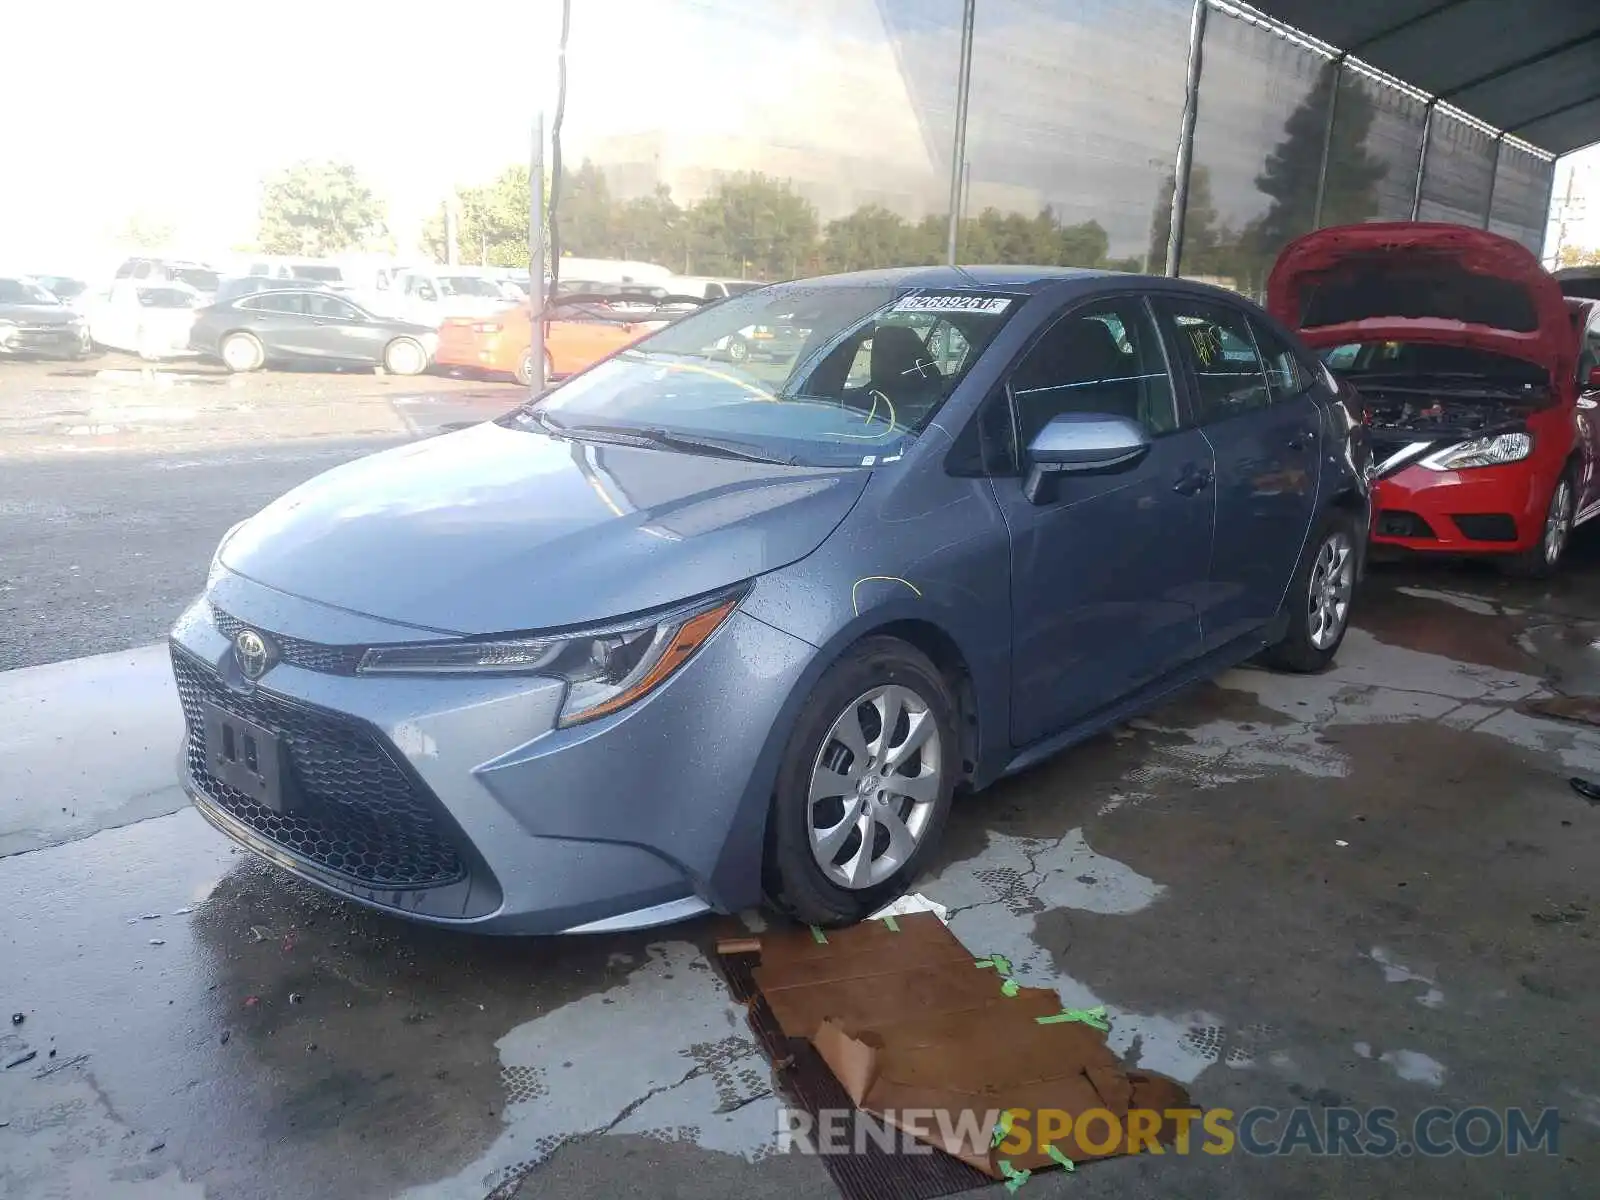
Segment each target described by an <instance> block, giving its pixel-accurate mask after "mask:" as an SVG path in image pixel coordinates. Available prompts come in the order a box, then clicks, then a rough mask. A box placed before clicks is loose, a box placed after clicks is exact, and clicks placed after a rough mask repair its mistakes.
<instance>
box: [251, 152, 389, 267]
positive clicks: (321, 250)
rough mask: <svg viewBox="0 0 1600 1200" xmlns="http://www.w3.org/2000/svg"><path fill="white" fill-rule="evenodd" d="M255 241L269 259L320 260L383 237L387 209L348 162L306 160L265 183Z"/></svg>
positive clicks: (262, 188) (287, 168)
mask: <svg viewBox="0 0 1600 1200" xmlns="http://www.w3.org/2000/svg"><path fill="white" fill-rule="evenodd" d="M260 215H261V224H260V230H261V232H260V237H259V238H258V239H257V240H258V241H259V243H260V245H261V249H262V250H263V251H264V252H266V253H268V254H292V255H302V256H305V257H308V258H321V257H325V256H327V255H330V254H337V253H339V252H341V251H344V250H351V249H357V248H360V247H362V246H363V245H365V244H366V243H367V242H369V241H371V240H374V239H377V238H381V237H382V236H383V235H384V232H385V230H384V208H383V204H382V202H381V201H380V200H379V199H378V198H377V197H376V196H375V195H374V194H373V192H372V189H371V188H369V187H368V186H367V185H366V184H365V183H363V182H362V181H361V178H360V177H359V176H358V175H357V174H356V169H355V168H354V167H353V166H351V165H350V164H349V163H338V162H314V161H311V160H306V161H304V162H299V163H295V164H294V165H292V166H289V167H286V168H284V169H283V170H282V171H279V172H278V173H277V174H276V175H272V176H270V177H268V178H267V179H265V180H263V182H262V186H261V213H260Z"/></svg>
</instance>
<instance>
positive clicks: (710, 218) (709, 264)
mask: <svg viewBox="0 0 1600 1200" xmlns="http://www.w3.org/2000/svg"><path fill="white" fill-rule="evenodd" d="M688 233H689V254H688V255H687V256H686V257H688V258H689V259H690V260H691V261H692V262H693V264H694V267H695V269H696V270H698V271H701V272H704V273H706V274H712V275H739V276H750V275H753V276H755V277H756V278H760V279H790V278H793V277H794V276H795V275H798V274H801V273H802V272H803V270H804V269H806V268H809V267H811V266H813V265H814V264H816V263H817V262H818V253H817V251H818V246H817V210H816V209H815V208H814V207H812V204H811V202H810V201H809V200H807V199H806V198H805V197H804V196H802V195H800V194H799V193H798V192H796V191H795V190H794V187H793V185H791V184H790V183H789V182H788V181H787V180H778V179H773V178H771V177H769V176H766V175H763V174H761V173H759V172H756V171H749V172H739V173H738V174H735V175H733V176H732V177H731V178H729V179H725V180H723V181H722V182H721V183H719V184H718V185H717V187H716V189H715V190H714V191H712V192H711V194H710V195H708V196H706V197H704V198H703V199H702V200H700V201H699V202H697V203H696V204H695V205H694V206H693V207H692V208H690V210H689V230H688Z"/></svg>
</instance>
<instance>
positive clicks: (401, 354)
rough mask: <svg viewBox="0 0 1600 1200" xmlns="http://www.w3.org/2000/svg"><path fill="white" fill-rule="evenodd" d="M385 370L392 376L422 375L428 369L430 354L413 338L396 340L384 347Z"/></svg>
mask: <svg viewBox="0 0 1600 1200" xmlns="http://www.w3.org/2000/svg"><path fill="white" fill-rule="evenodd" d="M383 369H384V370H385V371H387V372H389V374H391V375H421V374H422V373H423V372H424V371H426V370H427V369H428V352H427V351H426V350H424V349H423V348H422V343H421V342H418V341H415V340H413V339H412V338H395V340H394V341H392V342H390V343H389V344H388V345H387V346H386V347H384V351H383Z"/></svg>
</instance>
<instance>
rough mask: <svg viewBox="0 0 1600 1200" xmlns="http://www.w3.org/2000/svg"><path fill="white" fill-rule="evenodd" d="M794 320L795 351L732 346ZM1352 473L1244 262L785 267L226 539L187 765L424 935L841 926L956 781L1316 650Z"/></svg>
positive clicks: (199, 791)
mask: <svg viewBox="0 0 1600 1200" xmlns="http://www.w3.org/2000/svg"><path fill="white" fill-rule="evenodd" d="M780 318H782V319H788V320H791V321H793V322H794V323H795V324H796V325H797V326H799V327H802V328H805V329H808V330H810V331H811V332H810V334H809V336H808V339H807V347H806V349H805V350H803V351H802V353H801V354H800V355H799V356H798V357H797V359H796V360H795V361H794V362H793V363H791V364H788V365H778V364H765V365H756V366H752V367H750V368H749V369H744V368H739V367H733V366H729V365H727V364H725V363H723V362H721V361H720V360H719V359H718V358H717V357H716V354H715V351H714V350H713V349H712V347H714V346H716V345H717V344H718V343H719V342H720V341H721V340H722V339H724V338H726V337H727V336H728V335H729V334H730V333H731V332H733V331H736V330H739V329H744V328H747V327H749V326H752V325H762V324H769V323H771V322H773V321H775V320H778V319H780ZM949 328H954V329H958V330H959V331H960V334H961V338H960V345H961V347H962V349H961V350H960V352H959V356H958V357H957V356H956V355H955V353H954V351H953V349H951V347H953V344H954V343H953V339H950V338H949V337H948V336H947V337H946V338H945V339H944V340H945V343H946V347H947V358H946V361H945V364H944V365H943V366H941V365H939V364H938V363H936V362H935V361H934V358H933V356H932V354H931V353H930V352H929V350H928V347H927V341H926V339H927V338H928V337H930V336H931V335H933V334H934V333H935V331H937V330H940V329H945V330H947V331H948V329H949ZM1224 341H1226V342H1227V343H1229V344H1230V345H1231V344H1237V345H1240V346H1246V347H1249V348H1250V351H1251V354H1250V357H1249V359H1248V360H1246V359H1245V358H1244V357H1243V356H1242V355H1241V356H1240V357H1238V358H1227V357H1224V356H1223V355H1221V354H1219V353H1218V351H1217V347H1218V346H1219V344H1221V343H1223V342H1224ZM869 343H870V350H869V351H868V353H867V361H866V364H865V367H866V370H865V374H864V375H863V376H862V377H861V378H860V379H859V381H858V382H851V381H850V380H851V370H852V367H853V366H855V365H857V363H858V360H859V358H860V356H861V353H862V350H863V348H864V347H867V346H868V344H869ZM1364 468H1365V463H1364V461H1363V459H1362V450H1361V442H1360V438H1359V430H1358V426H1357V425H1356V423H1355V421H1354V420H1353V418H1352V416H1351V414H1350V413H1349V411H1348V410H1347V409H1346V408H1345V407H1344V405H1343V404H1342V403H1341V402H1340V400H1339V396H1338V393H1337V391H1336V388H1335V385H1334V381H1333V380H1332V378H1331V377H1330V376H1329V374H1328V372H1327V371H1326V370H1324V369H1323V367H1322V365H1321V364H1320V363H1319V362H1318V361H1317V359H1316V358H1315V357H1314V356H1313V355H1312V354H1311V353H1310V352H1309V351H1308V350H1306V349H1305V347H1304V346H1303V345H1301V344H1300V343H1299V342H1298V341H1297V340H1296V339H1295V337H1294V335H1293V334H1291V333H1290V332H1289V331H1287V330H1286V329H1284V328H1283V327H1282V326H1281V325H1279V324H1278V323H1277V322H1275V321H1274V320H1272V319H1271V318H1270V317H1268V316H1267V315H1266V314H1265V313H1263V312H1261V311H1260V310H1259V309H1257V308H1255V307H1254V306H1253V305H1251V304H1249V303H1248V302H1246V301H1244V300H1242V299H1240V298H1239V297H1236V296H1233V295H1230V294H1228V293H1225V292H1222V291H1220V290H1217V289H1213V288H1208V287H1204V286H1201V285H1196V284H1191V283H1188V282H1186V281H1183V280H1176V279H1165V278H1148V277H1137V276H1129V275H1118V274H1109V273H1101V272H1093V271H1073V270H1067V269H1062V268H1028V267H971V268H966V269H964V270H961V271H956V270H951V269H945V268H909V269H902V270H887V271H873V272H863V273H860V274H856V275H841V276H834V277H831V278H828V279H824V280H810V281H801V282H798V283H794V284H782V285H777V286H774V287H771V288H768V289H765V290H763V291H760V292H752V293H750V294H748V295H746V296H741V297H734V298H732V299H729V300H726V301H723V302H722V303H720V304H716V305H711V306H708V307H706V308H703V309H701V310H699V311H697V312H694V313H691V314H690V315H689V316H687V317H685V318H683V319H682V320H680V321H678V322H676V323H674V324H671V325H669V326H667V327H665V328H663V329H661V330H659V331H657V332H656V333H654V334H651V335H649V336H648V337H646V338H644V339H643V340H642V341H640V342H637V343H636V344H634V345H632V346H630V347H628V348H626V349H624V350H622V351H621V352H619V353H617V354H615V355H613V356H612V357H610V358H608V359H606V360H605V361H603V362H601V363H599V364H597V365H595V366H593V367H591V368H590V369H588V370H587V371H584V372H582V373H581V374H579V375H577V376H575V377H573V378H572V379H569V380H567V381H566V382H565V383H563V384H562V385H560V386H559V387H557V388H554V389H551V390H550V391H548V392H546V393H545V394H543V395H541V396H540V397H537V398H535V399H534V400H532V401H531V402H530V403H528V404H527V405H525V406H522V407H519V408H518V409H517V410H516V411H515V412H513V413H511V414H509V415H508V416H506V417H504V418H501V419H499V420H497V421H493V422H489V423H486V424H483V425H479V426H476V427H474V428H471V429H467V430H464V431H461V432H458V433H453V434H447V435H445V436H442V437H437V438H433V439H430V440H427V441H424V442H418V443H414V444H411V445H407V446H404V447H401V448H399V449H396V450H392V451H388V452H385V453H382V454H378V455H375V456H373V457H370V458H366V459H363V460H360V461H357V462H353V463H349V464H346V465H344V466H341V467H338V468H335V469H334V470H332V471H330V472H328V473H326V474H324V475H322V476H320V477H318V478H316V479H313V480H311V481H310V482H308V483H306V484H303V485H302V486H300V487H298V488H296V489H295V490H293V491H291V492H290V493H288V494H287V495H286V496H284V497H283V498H282V499H280V500H278V501H277V502H275V503H273V504H271V505H269V506H268V507H267V508H266V509H264V510H263V511H262V512H260V513H259V514H257V515H256V516H254V517H252V518H250V519H249V520H246V521H244V522H242V523H241V524H240V525H238V526H236V527H234V528H233V529H232V530H230V531H229V533H228V534H227V535H226V536H225V537H224V538H223V540H222V543H221V545H220V546H219V548H218V550H217V553H216V556H215V558H214V561H213V563H212V566H211V571H210V575H209V579H208V583H207V587H206V591H205V593H204V595H203V596H202V597H201V598H199V599H198V600H197V601H196V602H195V603H194V604H193V605H192V606H191V607H190V608H189V609H188V610H186V612H185V613H184V614H183V615H182V616H181V618H180V619H179V621H178V622H177V625H176V626H175V628H174V629H173V632H172V659H173V667H174V670H175V672H176V676H177V683H178V692H179V695H180V697H181V699H182V703H183V708H184V713H185V717H186V720H187V729H188V733H187V743H186V750H185V758H184V762H185V768H184V773H185V782H186V785H187V787H188V789H189V791H190V794H191V795H192V796H193V798H194V802H195V804H196V806H197V807H198V808H199V810H200V811H201V812H202V813H203V814H205V816H206V817H207V818H208V819H209V820H210V821H212V822H213V823H214V824H215V825H216V826H217V827H218V828H219V829H221V830H223V831H224V832H225V833H227V834H228V835H229V836H231V837H233V838H234V839H236V840H237V841H239V842H240V843H242V844H243V845H245V846H247V847H250V848H251V849H253V850H255V851H257V852H258V853H260V854H262V855H263V856H265V857H267V858H268V859H270V860H271V861H273V862H275V863H278V864H279V865H281V866H283V867H284V868H286V869H288V870H290V871H292V872H294V873H296V874H298V875H300V876H302V877H303V878H305V879H308V880H311V881H313V882H315V883H317V884H319V885H321V886H323V887H326V888H329V889H331V890H334V891H337V892H341V893H343V894H345V895H348V896H352V897H354V898H356V899H358V900H360V901H361V902H362V903H365V904H369V905H372V906H375V907H378V908H382V909H385V910H388V911H391V912H395V913H399V914H402V915H405V916H407V917H410V918H413V919H416V920H421V921H428V922H432V923H435V924H439V925H447V926H453V927H457V928H468V929H477V930H483V931H498V932H550V931H568V932H590V931H598V930H612V929H621V928H630V927H641V926H647V925H651V924H659V923H662V922H665V921H668V920H673V919H677V918H681V917H684V916H688V915H691V914H693V913H696V912H701V911H704V910H705V909H707V908H708V907H709V908H716V909H721V910H725V911H728V910H736V909H739V908H742V907H744V906H746V905H750V904H753V903H756V902H757V901H758V900H759V899H760V897H761V896H762V895H763V894H765V895H766V896H767V897H769V898H770V899H771V900H772V901H773V903H774V904H776V905H777V906H778V907H780V908H781V909H782V910H784V911H785V912H787V913H790V914H792V915H793V916H796V917H798V918H799V919H800V920H802V921H807V922H811V923H815V924H819V925H820V924H826V923H840V922H848V921H853V920H856V919H858V918H860V917H862V916H864V915H866V914H868V913H871V912H873V911H875V910H876V909H877V908H878V907H879V906H881V905H882V904H884V903H885V902H887V901H888V900H890V899H892V898H894V897H895V896H897V895H898V894H900V893H901V892H902V891H903V890H904V889H905V888H906V887H907V886H908V885H909V884H910V882H911V881H912V879H913V878H914V877H915V876H916V874H917V873H918V871H919V870H920V869H922V868H923V867H924V866H925V865H926V864H927V863H928V862H929V857H930V855H931V853H932V852H933V848H934V846H935V844H936V842H937V841H938V838H939V834H940V830H941V827H942V826H943V823H944V820H945V816H946V813H947V812H948V810H949V807H950V804H951V800H952V796H953V794H954V792H955V791H956V789H957V788H958V787H966V788H981V787H983V786H985V785H986V784H989V783H991V782H992V781H994V780H996V779H998V778H1000V777H1001V776H1003V775H1006V774H1008V773H1011V772H1015V771H1019V770H1021V769H1023V768H1025V767H1027V766H1029V765H1031V764H1033V763H1037V762H1039V761H1041V760H1042V759H1044V758H1046V757H1047V756H1049V755H1051V754H1053V753H1055V752H1057V751H1058V750H1060V749H1062V748H1063V747H1066V746H1069V745H1071V744H1073V743H1074V742H1077V741H1080V740H1081V739H1083V738H1085V737H1087V736H1089V735H1091V734H1092V733H1094V732H1095V731H1097V730H1102V729H1104V728H1106V727H1107V726H1108V725H1110V724H1112V723H1113V722H1116V721H1120V720H1123V719H1125V718H1126V717H1128V716H1130V715H1132V714H1133V713H1136V712H1138V711H1140V710H1143V709H1146V708H1148V707H1150V706H1151V705H1153V704H1155V703H1157V702H1158V701H1159V700H1160V699H1161V698H1162V697H1164V696H1166V695H1168V694H1169V693H1170V692H1172V691H1173V690H1174V689H1176V688H1178V687H1181V686H1184V685H1186V684H1188V683H1190V682H1192V681H1194V680H1197V679H1201V678H1204V677H1207V676H1209V675H1211V674H1214V673H1215V672H1217V671H1219V670H1221V669H1223V668H1224V667H1227V666H1229V665H1231V664H1234V663H1237V662H1239V661H1241V660H1243V659H1245V658H1248V657H1250V656H1252V655H1256V654H1259V653H1261V652H1263V651H1265V653H1266V656H1267V658H1268V660H1269V661H1270V662H1271V663H1274V664H1276V665H1278V666H1280V667H1285V668H1288V669H1291V670H1297V671H1314V670H1318V669H1320V668H1322V667H1324V666H1326V665H1327V664H1328V663H1329V662H1330V661H1331V660H1332V659H1333V657H1334V655H1335V654H1336V653H1337V651H1338V648H1339V645H1340V642H1341V639H1342V638H1343V637H1344V633H1345V630H1346V627H1347V625H1348V621H1349V616H1350V606H1351V597H1352V591H1353V589H1354V587H1355V583H1356V579H1357V575H1358V572H1359V570H1360V565H1361V560H1362V547H1363V544H1364V538H1363V533H1364V530H1365V529H1366V525H1367V517H1368V497H1367V492H1366V473H1365V469H1364Z"/></svg>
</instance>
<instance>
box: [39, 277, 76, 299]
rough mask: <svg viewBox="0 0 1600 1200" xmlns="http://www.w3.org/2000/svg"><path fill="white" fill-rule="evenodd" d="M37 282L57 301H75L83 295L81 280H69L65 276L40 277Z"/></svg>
mask: <svg viewBox="0 0 1600 1200" xmlns="http://www.w3.org/2000/svg"><path fill="white" fill-rule="evenodd" d="M37 281H38V282H39V283H41V284H43V285H44V287H45V290H46V291H48V292H49V293H50V294H51V295H52V296H54V297H55V298H56V299H57V300H75V299H77V298H78V297H79V296H81V295H83V291H84V283H83V281H82V280H81V279H69V278H67V277H66V276H65V275H40V276H37Z"/></svg>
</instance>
